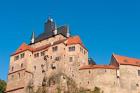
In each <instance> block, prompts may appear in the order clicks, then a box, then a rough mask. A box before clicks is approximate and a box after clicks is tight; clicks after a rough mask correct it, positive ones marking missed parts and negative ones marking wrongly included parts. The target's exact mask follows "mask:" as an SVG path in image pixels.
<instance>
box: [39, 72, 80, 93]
mask: <svg viewBox="0 0 140 93" xmlns="http://www.w3.org/2000/svg"><path fill="white" fill-rule="evenodd" d="M77 91H78V88H77V85H76V83H75V82H74V81H73V80H72V79H71V78H69V77H67V76H66V75H65V74H63V73H58V74H55V75H52V76H50V77H48V78H44V79H43V82H42V86H41V87H39V88H38V90H37V93H76V92H77Z"/></svg>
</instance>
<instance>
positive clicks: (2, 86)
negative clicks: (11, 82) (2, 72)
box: [0, 79, 6, 93]
mask: <svg viewBox="0 0 140 93" xmlns="http://www.w3.org/2000/svg"><path fill="white" fill-rule="evenodd" d="M5 89H6V82H5V81H4V80H1V79H0V93H4V91H5Z"/></svg>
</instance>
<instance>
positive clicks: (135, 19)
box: [0, 0, 140, 80]
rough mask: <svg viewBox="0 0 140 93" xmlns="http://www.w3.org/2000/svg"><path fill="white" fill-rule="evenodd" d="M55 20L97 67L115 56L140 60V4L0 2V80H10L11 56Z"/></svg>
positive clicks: (108, 0) (110, 0)
mask: <svg viewBox="0 0 140 93" xmlns="http://www.w3.org/2000/svg"><path fill="white" fill-rule="evenodd" d="M49 16H50V17H52V18H53V19H54V21H55V22H56V23H57V25H58V26H61V25H64V24H65V25H68V26H69V27H70V33H71V34H72V35H79V36H80V37H81V39H82V41H83V43H84V45H85V46H86V47H87V49H88V51H89V57H92V58H93V59H94V60H95V61H96V63H98V64H109V62H110V58H111V55H112V53H115V54H119V55H124V56H129V57H134V58H139V59H140V1H139V0H0V78H1V79H4V80H7V74H8V68H9V59H10V54H11V53H13V52H14V51H15V50H16V49H17V48H18V47H19V46H20V45H21V44H22V43H23V42H26V43H29V42H30V37H31V33H32V32H33V31H34V32H35V34H36V36H37V35H39V34H40V33H42V32H43V31H44V22H46V20H47V19H48V17H49Z"/></svg>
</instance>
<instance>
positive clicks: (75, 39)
mask: <svg viewBox="0 0 140 93" xmlns="http://www.w3.org/2000/svg"><path fill="white" fill-rule="evenodd" d="M66 44H67V45H71V44H82V41H81V39H80V37H79V36H74V37H69V38H68V39H67V42H66Z"/></svg>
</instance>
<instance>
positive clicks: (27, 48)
mask: <svg viewBox="0 0 140 93" xmlns="http://www.w3.org/2000/svg"><path fill="white" fill-rule="evenodd" d="M26 50H29V51H33V48H31V47H30V46H29V45H27V44H26V43H22V44H21V46H20V47H19V48H18V49H17V50H16V52H15V53H13V54H12V55H16V54H18V53H21V52H24V51H26Z"/></svg>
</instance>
